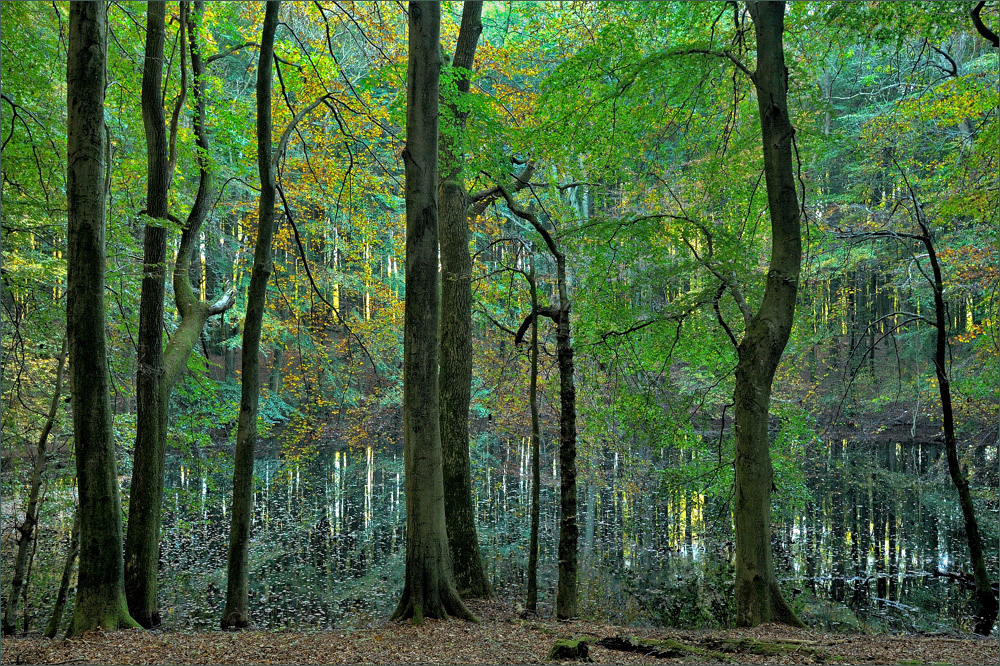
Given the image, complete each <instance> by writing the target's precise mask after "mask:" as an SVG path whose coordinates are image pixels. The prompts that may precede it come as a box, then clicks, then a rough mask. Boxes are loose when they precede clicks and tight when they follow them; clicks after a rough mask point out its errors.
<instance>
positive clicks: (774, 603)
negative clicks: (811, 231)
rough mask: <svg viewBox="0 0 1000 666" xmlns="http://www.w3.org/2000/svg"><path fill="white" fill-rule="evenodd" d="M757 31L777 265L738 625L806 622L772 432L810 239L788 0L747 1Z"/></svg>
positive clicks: (748, 410)
mask: <svg viewBox="0 0 1000 666" xmlns="http://www.w3.org/2000/svg"><path fill="white" fill-rule="evenodd" d="M747 6H748V8H749V10H750V15H751V17H752V18H753V22H754V28H755V31H756V35H757V71H756V73H755V74H754V77H753V81H754V86H755V87H756V89H757V104H758V109H759V112H760V122H761V139H762V143H763V152H764V176H765V181H766V183H767V201H768V208H769V211H770V217H771V263H770V267H769V269H768V274H767V286H766V288H765V290H764V298H763V300H762V302H761V305H760V310H759V311H758V312H757V314H756V315H754V316H753V317H752V318H751V319H750V321H749V322H748V325H747V328H746V334H745V335H744V337H743V341H742V342H741V343H740V345H739V347H738V348H737V354H738V362H737V366H736V391H735V396H734V399H735V402H736V410H735V411H736V462H735V467H736V500H735V501H736V505H735V509H734V517H735V522H736V624H737V626H756V625H758V624H760V623H762V622H782V623H785V624H791V625H794V626H802V622H801V621H800V620H799V619H798V618H797V617H796V616H795V613H793V612H792V610H791V608H789V607H788V604H787V603H786V602H785V600H784V598H783V597H782V596H781V591H780V590H779V589H778V581H777V579H776V577H775V574H774V561H773V559H772V553H771V490H772V487H773V483H774V470H773V468H772V466H771V452H770V449H769V442H768V434H767V417H768V412H769V408H770V401H771V383H772V381H773V379H774V372H775V370H776V369H777V367H778V362H779V361H780V360H781V354H782V352H783V351H784V349H785V344H786V343H787V342H788V336H789V334H790V333H791V330H792V320H793V316H794V312H795V294H796V290H797V288H798V280H799V267H800V261H801V256H800V255H801V253H802V240H801V237H800V231H799V204H798V197H797V195H796V192H795V179H794V174H793V170H792V137H793V136H794V132H795V130H794V129H793V128H792V124H791V120H790V118H789V116H788V100H787V93H788V70H787V69H786V68H785V58H784V50H783V45H782V33H783V31H784V13H785V3H784V2H750V3H747Z"/></svg>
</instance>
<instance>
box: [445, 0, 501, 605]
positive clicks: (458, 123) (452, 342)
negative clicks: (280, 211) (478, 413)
mask: <svg viewBox="0 0 1000 666" xmlns="http://www.w3.org/2000/svg"><path fill="white" fill-rule="evenodd" d="M482 10H483V3H482V2H466V3H464V5H463V10H462V25H461V28H460V29H459V33H458V42H457V44H456V46H455V58H454V60H453V61H452V66H453V67H456V68H461V69H463V70H471V69H472V66H473V63H474V61H475V55H476V44H477V42H478V40H479V35H480V33H481V32H482V30H483V25H482V22H481V21H480V16H481V15H482ZM457 93H458V94H459V95H467V94H468V93H469V79H468V77H467V76H460V77H458V81H457ZM449 107H450V109H449V111H450V113H449V114H448V115H446V116H445V117H446V119H447V120H446V122H448V121H449V120H450V124H451V127H450V128H446V129H445V131H442V132H441V136H440V145H441V165H442V166H441V184H440V189H439V194H438V196H439V199H440V216H439V219H440V230H441V237H440V242H441V278H442V282H441V371H440V378H439V386H440V390H441V403H440V404H441V451H442V467H443V471H444V512H445V522H446V524H447V529H448V545H449V547H450V550H451V560H452V566H453V567H454V572H455V585H456V587H457V588H458V593H459V594H460V595H461V596H463V597H469V598H475V599H481V598H489V597H492V596H493V589H492V587H491V586H490V581H489V578H488V577H487V575H486V568H485V567H484V566H483V558H482V555H481V553H480V551H479V536H478V534H477V533H476V510H475V506H474V504H473V502H472V475H471V473H470V469H469V467H470V460H469V402H470V398H471V391H472V353H473V349H472V257H471V256H470V255H469V224H468V216H469V198H468V194H467V193H466V191H465V184H464V181H463V177H462V168H463V163H464V155H463V152H464V146H463V145H462V142H463V139H464V134H465V121H466V117H467V116H468V112H464V111H461V110H460V108H459V104H458V102H457V100H453V101H451V102H450V103H449Z"/></svg>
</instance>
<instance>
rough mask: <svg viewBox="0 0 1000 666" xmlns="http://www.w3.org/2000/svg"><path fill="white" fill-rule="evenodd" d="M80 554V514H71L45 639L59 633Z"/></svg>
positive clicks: (76, 512)
mask: <svg viewBox="0 0 1000 666" xmlns="http://www.w3.org/2000/svg"><path fill="white" fill-rule="evenodd" d="M79 553H80V512H79V510H77V511H74V512H73V530H72V531H71V532H70V536H69V551H68V552H67V553H66V562H65V564H63V572H62V578H61V579H60V581H59V592H57V593H56V603H55V605H54V606H52V616H51V617H50V618H49V625H48V627H46V628H45V637H46V638H55V637H56V632H58V631H59V623H60V622H62V614H63V609H65V608H66V597H67V596H69V584H70V580H71V579H72V578H73V569H74V568H75V567H76V556H77V555H79Z"/></svg>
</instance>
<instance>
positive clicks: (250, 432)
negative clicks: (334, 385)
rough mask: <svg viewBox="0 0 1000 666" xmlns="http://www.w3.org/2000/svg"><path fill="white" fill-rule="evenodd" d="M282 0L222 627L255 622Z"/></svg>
mask: <svg viewBox="0 0 1000 666" xmlns="http://www.w3.org/2000/svg"><path fill="white" fill-rule="evenodd" d="M280 6H281V2H280V0H271V1H270V2H268V3H267V8H266V9H265V12H264V26H263V30H262V34H261V45H260V55H259V60H258V64H257V165H258V170H259V173H260V205H259V207H258V213H257V242H256V245H255V247H254V254H253V268H252V269H251V273H250V287H249V289H248V291H247V311H246V318H245V320H244V325H243V366H242V375H241V378H240V384H241V393H240V414H239V419H238V421H237V430H236V466H235V470H234V472H233V504H232V511H231V512H230V528H229V557H228V565H227V566H228V569H227V571H228V578H227V582H226V606H225V609H224V610H223V612H222V622H221V625H222V628H223V629H242V628H244V627H246V626H247V625H248V624H249V623H250V614H249V600H248V598H247V581H248V573H249V572H248V571H247V566H248V563H247V559H248V551H249V547H250V518H251V514H252V512H253V454H254V449H255V448H256V446H257V408H258V399H259V398H260V335H261V328H262V325H263V321H264V299H265V296H266V294H267V281H268V279H269V278H270V276H271V271H272V260H273V256H274V251H273V249H272V247H271V240H272V238H273V237H274V204H275V190H276V188H277V180H276V176H275V164H274V162H273V160H272V152H271V131H272V126H273V123H272V121H271V80H272V76H273V63H272V59H273V57H274V33H275V31H276V30H277V27H278V11H279V9H280Z"/></svg>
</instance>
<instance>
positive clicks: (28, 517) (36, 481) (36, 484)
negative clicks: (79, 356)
mask: <svg viewBox="0 0 1000 666" xmlns="http://www.w3.org/2000/svg"><path fill="white" fill-rule="evenodd" d="M66 346H67V342H66V340H65V339H63V343H62V351H61V352H60V353H59V358H58V365H57V366H56V385H55V387H54V388H53V390H52V400H51V401H49V411H48V413H47V414H46V415H45V424H44V425H43V426H42V432H41V433H40V434H39V435H38V447H37V451H36V453H35V466H34V469H32V471H31V488H30V489H29V491H28V505H27V506H26V507H25V509H24V521H23V522H22V523H21V525H20V527H18V528H17V531H18V532H19V536H18V541H17V555H16V556H15V557H14V572H13V574H12V575H11V580H10V592H9V593H8V596H7V605H6V606H4V610H3V635H4V636H11V635H13V634H14V631H15V626H14V620H15V617H16V615H17V600H18V597H20V596H21V586H22V585H24V586H27V581H25V579H24V572H25V568H26V566H27V563H28V548H29V546H30V545H31V541H32V538H33V537H34V536H35V526H36V525H37V524H38V493H39V491H40V490H41V488H42V475H43V474H44V473H45V466H46V463H48V455H49V452H48V449H47V444H48V441H49V433H50V432H52V425H53V424H54V423H55V420H56V414H58V413H59V398H60V396H61V395H62V382H63V371H64V370H65V368H66Z"/></svg>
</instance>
